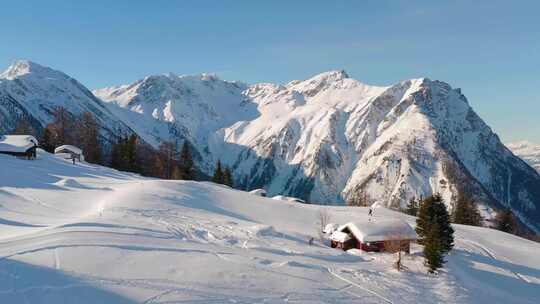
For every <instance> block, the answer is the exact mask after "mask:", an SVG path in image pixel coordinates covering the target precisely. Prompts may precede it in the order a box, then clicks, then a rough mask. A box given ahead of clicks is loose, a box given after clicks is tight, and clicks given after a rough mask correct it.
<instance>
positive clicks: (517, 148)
mask: <svg viewBox="0 0 540 304" xmlns="http://www.w3.org/2000/svg"><path fill="white" fill-rule="evenodd" d="M507 146H508V148H509V149H510V150H512V152H513V153H514V154H515V155H517V156H519V157H521V158H522V159H523V160H524V161H526V162H527V163H528V164H529V165H531V166H532V167H533V168H535V169H536V170H537V171H538V172H540V145H536V144H533V143H531V142H528V141H519V142H515V143H510V144H508V145H507Z"/></svg>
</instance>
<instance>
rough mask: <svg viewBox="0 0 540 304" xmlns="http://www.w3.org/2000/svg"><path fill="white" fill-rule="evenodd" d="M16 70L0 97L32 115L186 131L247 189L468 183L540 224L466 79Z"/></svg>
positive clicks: (491, 205)
mask: <svg viewBox="0 0 540 304" xmlns="http://www.w3.org/2000/svg"><path fill="white" fill-rule="evenodd" d="M8 70H10V71H9V72H4V73H2V75H8V74H9V75H8V76H4V78H3V79H0V96H1V95H2V94H5V95H7V96H8V97H9V98H12V99H13V100H15V101H11V103H12V104H13V105H15V106H19V107H22V108H23V109H27V110H28V115H27V116H28V117H34V118H36V119H37V120H38V121H39V122H40V123H42V124H44V123H46V122H47V119H50V110H51V109H52V107H53V106H59V105H62V106H63V105H65V106H66V107H68V109H69V110H71V111H72V112H80V111H83V110H85V109H90V110H93V113H95V114H97V115H98V116H99V117H101V122H102V124H103V126H104V127H105V128H106V127H107V126H108V124H113V125H115V126H118V125H120V126H121V127H122V128H124V129H125V130H130V131H132V132H135V133H137V134H138V135H139V136H140V137H141V138H142V139H143V140H144V141H145V142H147V143H150V144H151V145H153V146H154V147H157V146H158V145H159V144H160V143H161V142H163V141H165V140H171V141H183V140H187V141H189V142H190V143H192V144H193V147H194V150H195V153H196V154H197V156H198V157H197V159H196V160H197V164H198V166H199V167H200V169H201V170H202V171H203V172H204V173H206V174H211V173H212V170H213V168H214V164H215V162H216V161H217V160H218V159H219V160H221V161H222V162H223V163H224V164H225V165H229V166H231V167H232V168H233V170H234V174H235V179H236V180H237V186H239V187H241V188H244V189H253V188H261V187H264V188H266V189H267V191H268V192H269V194H270V195H276V194H284V195H291V196H297V197H300V198H304V199H307V200H310V201H312V202H317V203H333V204H343V203H345V202H348V203H353V204H356V203H358V202H359V200H360V199H361V198H364V200H367V201H369V202H373V201H383V202H385V204H386V205H388V206H391V207H393V208H401V207H404V205H405V204H406V203H407V202H408V201H409V200H410V199H412V198H415V197H416V198H419V197H426V196H428V195H431V194H433V193H436V192H437V193H441V194H442V196H443V197H444V199H445V200H446V201H447V203H448V204H450V202H452V201H453V200H455V198H456V197H457V196H458V195H459V194H460V193H462V192H467V193H471V194H473V195H474V196H475V197H476V198H477V199H478V200H479V201H480V202H481V203H482V208H483V209H482V212H483V214H484V216H486V217H492V216H493V214H494V211H495V210H499V209H501V208H505V207H510V208H512V209H513V210H514V212H515V213H516V214H517V215H518V217H519V218H520V219H521V220H522V221H523V222H524V223H525V224H526V225H527V226H529V227H530V228H531V229H533V230H535V231H536V232H538V231H540V208H538V206H540V193H539V191H540V176H539V175H538V174H537V173H536V172H535V171H534V170H533V169H532V168H530V167H529V166H528V165H527V164H525V162H523V161H521V160H520V159H519V158H517V157H516V156H515V155H514V154H512V152H511V151H510V150H508V149H507V148H506V147H505V146H504V145H503V144H502V143H501V142H500V139H499V138H498V136H497V135H496V134H495V133H494V132H493V131H492V130H491V128H490V127H489V126H488V125H487V124H486V123H485V122H484V121H483V120H482V119H481V118H480V117H479V116H478V115H477V114H476V113H475V112H474V110H473V109H472V108H471V106H470V105H469V102H468V100H467V99H466V98H465V96H464V95H463V94H462V93H461V90H460V89H454V88H452V87H451V86H450V85H448V84H446V83H444V82H441V81H437V80H430V79H428V78H419V79H411V80H405V81H402V82H399V83H397V84H395V85H391V86H386V87H378V86H370V85H367V84H364V83H361V82H359V81H357V80H354V79H352V78H350V77H349V75H348V74H347V73H346V72H344V71H339V70H337V71H329V72H325V73H321V74H318V75H315V76H313V77H311V78H309V79H306V80H303V81H299V80H297V81H291V82H289V83H287V84H285V85H281V84H269V83H260V84H253V85H246V84H243V83H241V82H230V81H224V80H221V79H219V78H218V77H216V76H213V75H210V74H201V75H195V76H178V75H176V74H172V73H170V74H165V75H154V76H148V77H145V78H143V79H141V80H138V81H136V82H134V83H132V84H130V85H122V86H119V87H110V88H107V89H101V90H94V91H93V93H91V92H90V91H89V90H88V89H86V88H85V87H84V86H82V85H81V84H80V83H78V82H77V81H76V80H74V79H72V78H70V77H69V76H67V75H66V77H67V78H62V79H48V78H51V77H38V76H39V75H38V76H36V77H34V76H35V75H33V74H35V73H33V72H31V68H30V69H25V68H24V64H21V68H19V69H11V68H10V69H8ZM53 71H54V70H53ZM59 73H61V72H59ZM38 74H39V73H38ZM10 75H11V76H10ZM62 75H65V74H63V73H62ZM41 76H43V75H41ZM8 78H13V79H8ZM56 78H59V77H56ZM35 79H38V80H39V81H38V80H35ZM29 80H35V81H29ZM20 83H22V84H23V85H22V86H21V84H20ZM25 84H26V85H25ZM28 87H30V89H29V88H28ZM12 88H26V91H25V90H23V89H21V90H22V92H23V93H21V94H15V93H17V92H18V91H17V90H13V89H12ZM43 88H47V89H50V90H48V91H47V92H46V93H47V94H45V93H43V91H44V89H43ZM14 91H15V93H14ZM36 92H37V93H36ZM38 93H39V94H38ZM55 94H56V95H55ZM34 95H37V96H38V97H39V98H37V99H35V98H24V97H27V96H34ZM96 96H97V97H96ZM9 98H8V99H6V100H11V99H9ZM51 99H54V102H52V101H51ZM29 103H30V104H31V103H35V104H38V105H39V107H38V108H35V107H30V106H28V104H29ZM92 105H94V107H92ZM0 106H1V104H0ZM96 109H98V110H96ZM0 112H2V111H0ZM4 112H5V111H4ZM11 113H15V114H10V115H11V116H16V114H17V111H15V110H12V111H11ZM8 116H9V115H8ZM12 120H16V119H12ZM1 128H4V129H5V130H7V129H9V126H1V125H0V131H1V130H2V129H1ZM114 129H115V128H111V127H110V126H108V129H107V132H109V133H110V134H112V133H113V132H114ZM367 201H364V202H362V203H368V202H367ZM449 206H450V205H449ZM450 207H451V206H450Z"/></svg>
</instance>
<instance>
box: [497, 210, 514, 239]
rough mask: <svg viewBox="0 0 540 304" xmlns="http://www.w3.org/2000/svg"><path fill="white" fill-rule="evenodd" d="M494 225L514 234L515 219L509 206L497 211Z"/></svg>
mask: <svg viewBox="0 0 540 304" xmlns="http://www.w3.org/2000/svg"><path fill="white" fill-rule="evenodd" d="M495 225H496V226H495V228H497V230H500V231H504V232H507V233H512V234H516V232H517V221H516V219H515V216H514V213H513V212H512V210H510V208H506V209H505V210H502V211H499V212H498V213H497V216H496V217H495Z"/></svg>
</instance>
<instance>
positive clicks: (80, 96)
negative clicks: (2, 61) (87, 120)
mask: <svg viewBox="0 0 540 304" xmlns="http://www.w3.org/2000/svg"><path fill="white" fill-rule="evenodd" d="M58 107H64V108H65V109H66V110H67V111H68V112H70V113H71V114H76V115H78V114H81V113H83V112H90V113H92V114H93V115H94V117H96V119H97V121H98V123H99V124H100V126H101V128H102V130H101V131H102V135H103V137H104V138H109V136H110V135H111V134H112V133H114V132H116V131H117V130H123V131H128V130H129V128H128V127H127V126H125V124H124V123H123V122H122V121H121V120H120V119H118V118H117V116H116V115H114V114H113V113H112V112H111V111H110V110H109V109H108V107H107V105H106V104H105V103H103V102H102V101H101V100H99V99H98V98H96V97H95V96H94V95H93V94H92V92H90V90H88V89H87V88H86V87H84V86H83V85H82V84H80V83H79V82H78V81H77V80H75V79H73V78H71V77H69V76H68V75H66V74H64V73H62V72H60V71H56V70H53V69H51V68H48V67H44V66H41V65H39V64H37V63H34V62H31V61H27V60H19V61H17V62H15V63H14V64H13V65H11V66H10V67H9V68H8V69H7V70H6V71H4V72H3V73H1V74H0V133H5V132H8V131H10V130H12V129H14V128H15V126H16V124H17V122H18V121H20V120H21V119H24V120H28V121H29V122H30V123H31V124H32V125H33V126H34V127H36V128H37V129H40V128H42V127H44V126H46V125H47V124H48V123H49V122H51V121H52V119H53V113H54V111H55V110H56V109H57V108H58Z"/></svg>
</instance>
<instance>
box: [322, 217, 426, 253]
mask: <svg viewBox="0 0 540 304" xmlns="http://www.w3.org/2000/svg"><path fill="white" fill-rule="evenodd" d="M417 238H418V236H417V235H416V232H415V231H414V229H413V228H412V227H411V226H410V225H409V224H407V222H405V221H404V220H401V219H375V220H371V221H366V222H356V223H352V222H351V223H347V224H345V225H342V226H340V227H339V228H338V229H337V230H336V231H335V232H334V233H332V235H331V236H330V241H331V246H332V248H340V249H343V250H349V249H353V248H356V249H360V250H363V251H368V252H397V251H399V250H401V251H404V252H407V253H409V252H410V244H411V242H413V241H416V240H417Z"/></svg>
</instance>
